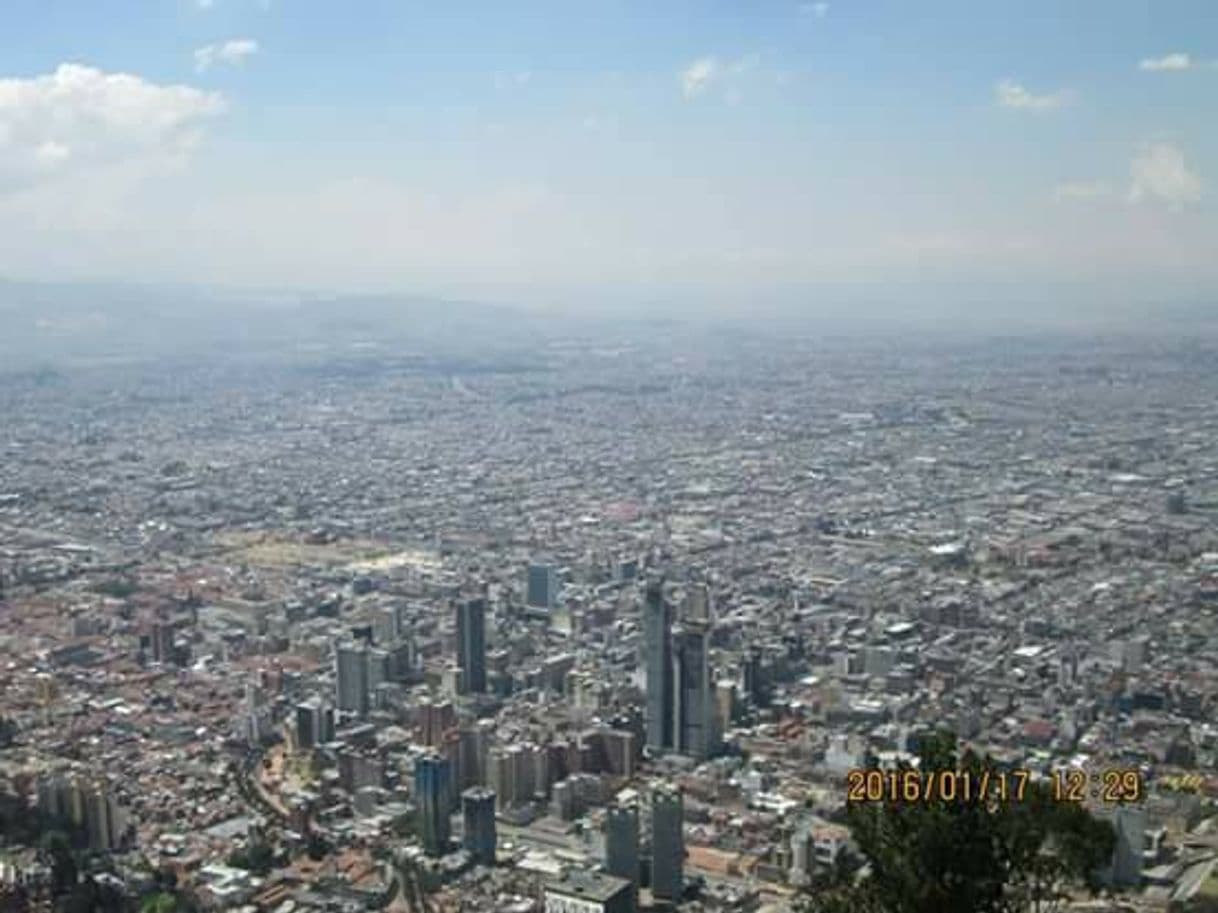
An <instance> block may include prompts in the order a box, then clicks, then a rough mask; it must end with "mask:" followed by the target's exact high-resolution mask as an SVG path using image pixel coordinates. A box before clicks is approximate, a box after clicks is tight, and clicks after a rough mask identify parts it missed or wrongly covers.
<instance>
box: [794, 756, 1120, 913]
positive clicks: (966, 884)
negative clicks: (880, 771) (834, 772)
mask: <svg viewBox="0 0 1218 913" xmlns="http://www.w3.org/2000/svg"><path fill="white" fill-rule="evenodd" d="M919 755H920V770H921V771H923V772H928V771H936V772H938V771H960V772H961V773H968V774H969V775H971V776H972V777H973V778H974V780H973V782H979V780H980V777H981V774H982V772H983V771H984V770H987V769H989V770H993V769H994V767H995V765H994V764H993V762H992V761H991V760H990V759H988V758H981V757H979V756H978V755H976V754H975V753H973V752H969V751H966V752H964V753H963V754H962V755H961V754H959V753H958V751H957V746H956V741H955V737H954V736H952V735H951V734H950V733H942V734H938V735H935V736H933V737H930V738H928V739H926V740H924V742H923V744H922V745H921V750H920V751H919ZM1011 792H1012V794H1011V795H1010V796H1008V797H1007V798H1006V799H1005V800H999V799H996V798H994V797H992V796H991V797H988V798H986V799H980V798H976V799H972V800H971V801H962V800H959V799H957V800H956V801H951V802H944V801H917V802H906V801H895V802H894V801H883V802H877V803H855V804H852V805H851V806H850V807H849V809H848V812H847V823H848V824H849V826H850V828H851V831H852V833H853V836H854V840H855V842H856V843H857V844H858V847H859V851H860V853H861V854H862V857H863V859H864V861H865V863H866V872H865V876H864V877H861V878H859V879H853V878H849V879H844V880H843V879H830V882H829V883H828V884H822V885H820V886H819V890H814V891H812V892H810V896H809V899H808V901H807V903H806V904H805V906H806V908H807V910H808V913H1028V911H1031V913H1049V911H1052V910H1054V909H1056V908H1057V907H1059V906H1060V904H1061V902H1062V901H1063V900H1064V899H1065V896H1066V895H1065V889H1066V887H1067V886H1068V885H1070V884H1072V883H1078V884H1083V885H1086V886H1088V887H1090V888H1093V889H1094V888H1095V887H1096V885H1095V884H1094V881H1093V879H1094V873H1095V871H1096V870H1097V869H1098V868H1099V866H1100V865H1102V864H1103V863H1104V862H1105V861H1106V860H1107V859H1108V858H1109V857H1110V856H1111V853H1112V847H1113V843H1114V840H1115V837H1114V834H1113V831H1112V828H1111V826H1110V825H1108V824H1107V823H1106V822H1100V821H1097V820H1096V819H1094V818H1093V817H1092V816H1091V815H1090V814H1089V813H1088V812H1087V811H1086V809H1084V808H1083V807H1081V806H1079V805H1075V804H1073V803H1064V802H1057V801H1055V800H1054V799H1053V797H1052V796H1051V794H1050V791H1049V788H1048V786H1047V785H1045V784H1041V783H1031V782H1029V783H1028V784H1027V788H1026V791H1025V792H1024V794H1023V795H1022V796H1020V797H1017V796H1015V795H1014V794H1013V790H1012V791H1011Z"/></svg>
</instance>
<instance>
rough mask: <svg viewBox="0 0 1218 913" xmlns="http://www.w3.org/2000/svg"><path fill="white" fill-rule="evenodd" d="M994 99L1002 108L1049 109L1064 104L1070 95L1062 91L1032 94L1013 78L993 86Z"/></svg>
mask: <svg viewBox="0 0 1218 913" xmlns="http://www.w3.org/2000/svg"><path fill="white" fill-rule="evenodd" d="M994 99H995V101H997V102H998V104H999V105H1001V106H1002V107H1004V108H1022V109H1024V110H1028V111H1050V110H1052V109H1054V108H1060V107H1061V106H1062V105H1064V104H1066V103H1067V102H1068V101H1069V100H1070V96H1069V93H1067V92H1064V91H1063V92H1050V93H1049V94H1047V95H1034V94H1033V93H1032V92H1029V91H1028V90H1027V89H1025V88H1024V87H1023V86H1021V85H1020V84H1019V83H1017V82H1015V81H1014V80H1012V79H1004V80H1002V81H1001V82H999V83H998V84H997V85H995V86H994Z"/></svg>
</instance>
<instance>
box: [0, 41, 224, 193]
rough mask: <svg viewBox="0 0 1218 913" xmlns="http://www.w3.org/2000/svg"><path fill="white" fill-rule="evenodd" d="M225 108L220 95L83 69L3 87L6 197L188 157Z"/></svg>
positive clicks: (1, 83) (1, 170) (1, 160)
mask: <svg viewBox="0 0 1218 913" xmlns="http://www.w3.org/2000/svg"><path fill="white" fill-rule="evenodd" d="M224 107H225V106H224V99H223V98H222V97H221V96H220V95H218V94H215V93H211V92H201V91H199V90H198V89H194V88H191V87H189V86H180V85H169V86H162V85H157V84H155V83H151V82H148V81H146V80H144V79H141V78H140V77H139V76H133V75H130V74H127V73H104V72H102V71H101V70H97V69H94V68H93V67H87V66H81V65H79V64H71V63H65V64H61V65H60V66H59V68H58V69H56V70H55V72H54V73H50V74H46V75H43V76H35V77H32V78H9V79H0V189H3V188H4V187H6V186H8V187H11V186H13V185H21V184H25V183H29V182H30V181H34V180H37V179H40V178H43V177H45V176H47V175H48V174H49V173H55V172H59V171H62V170H64V169H66V168H68V167H72V168H87V167H88V166H89V165H91V164H103V163H109V162H113V161H117V160H121V159H127V158H134V159H148V158H159V159H162V160H164V159H169V158H175V157H180V156H181V155H183V154H185V153H187V152H189V150H190V148H191V146H192V145H193V143H194V142H195V141H196V140H197V137H198V128H199V126H200V124H201V123H202V122H203V121H204V120H205V119H206V118H208V117H212V116H214V115H217V114H220V113H221V112H223V111H224Z"/></svg>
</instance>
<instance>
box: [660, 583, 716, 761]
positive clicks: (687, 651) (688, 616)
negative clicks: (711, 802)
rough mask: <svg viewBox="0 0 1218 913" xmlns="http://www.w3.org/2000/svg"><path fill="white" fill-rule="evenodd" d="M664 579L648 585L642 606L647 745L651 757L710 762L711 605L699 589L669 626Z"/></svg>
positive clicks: (669, 607) (713, 729) (712, 720)
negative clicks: (668, 755) (664, 755)
mask: <svg viewBox="0 0 1218 913" xmlns="http://www.w3.org/2000/svg"><path fill="white" fill-rule="evenodd" d="M674 620H675V619H674V612H673V607H672V604H671V603H669V602H668V600H666V599H665V598H664V582H663V580H653V581H651V582H650V583H649V584H648V586H647V595H646V599H645V602H644V605H643V636H644V643H645V649H646V666H645V672H646V688H647V712H646V721H647V745H648V747H649V748H650V749H651V750H652V751H653V752H655V753H662V752H665V751H673V752H677V753H678V754H683V755H688V756H689V757H692V758H699V759H702V758H709V757H711V756H712V755H714V754H715V752H716V750H717V749H718V746H719V737H718V733H717V732H716V726H715V708H714V691H713V689H712V686H711V675H710V662H709V648H710V602H709V594H708V592H707V590H706V587H705V586H703V585H695V586H694V587H693V588H692V589H691V590H690V592H689V593H688V595H687V599H686V603H685V611H684V612H683V613H682V616H681V619H680V621H679V622H678V623H674Z"/></svg>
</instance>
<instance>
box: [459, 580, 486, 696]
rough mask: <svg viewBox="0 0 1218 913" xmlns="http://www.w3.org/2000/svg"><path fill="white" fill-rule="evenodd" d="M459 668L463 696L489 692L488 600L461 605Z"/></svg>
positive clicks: (474, 600) (478, 600) (473, 600)
mask: <svg viewBox="0 0 1218 913" xmlns="http://www.w3.org/2000/svg"><path fill="white" fill-rule="evenodd" d="M457 664H458V665H460V666H461V693H462V694H483V693H485V692H486V600H484V599H467V600H465V601H464V602H459V603H457Z"/></svg>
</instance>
